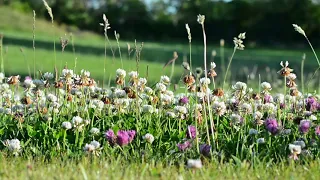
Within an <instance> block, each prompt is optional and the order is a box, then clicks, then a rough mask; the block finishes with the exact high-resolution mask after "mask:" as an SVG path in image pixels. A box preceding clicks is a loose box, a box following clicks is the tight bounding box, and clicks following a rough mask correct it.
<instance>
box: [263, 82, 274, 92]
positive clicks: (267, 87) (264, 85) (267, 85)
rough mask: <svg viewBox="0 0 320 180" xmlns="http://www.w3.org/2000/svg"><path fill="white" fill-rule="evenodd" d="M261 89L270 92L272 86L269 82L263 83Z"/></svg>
mask: <svg viewBox="0 0 320 180" xmlns="http://www.w3.org/2000/svg"><path fill="white" fill-rule="evenodd" d="M261 88H262V89H263V90H265V91H270V90H271V89H272V88H271V84H270V83H268V82H263V83H261Z"/></svg>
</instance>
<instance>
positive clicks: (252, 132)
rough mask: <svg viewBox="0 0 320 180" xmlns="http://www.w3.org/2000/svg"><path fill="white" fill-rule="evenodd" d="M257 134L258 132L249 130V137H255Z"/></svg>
mask: <svg viewBox="0 0 320 180" xmlns="http://www.w3.org/2000/svg"><path fill="white" fill-rule="evenodd" d="M257 134H258V130H256V129H249V135H257Z"/></svg>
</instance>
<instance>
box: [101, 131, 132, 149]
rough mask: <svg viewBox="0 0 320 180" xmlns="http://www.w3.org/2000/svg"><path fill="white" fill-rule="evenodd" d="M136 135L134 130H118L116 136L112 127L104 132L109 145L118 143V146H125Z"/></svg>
mask: <svg viewBox="0 0 320 180" xmlns="http://www.w3.org/2000/svg"><path fill="white" fill-rule="evenodd" d="M135 135H136V131H135V130H129V131H125V130H119V131H118V133H117V136H116V135H115V134H114V132H113V130H112V129H109V130H108V131H107V132H106V133H105V137H106V139H107V140H108V142H109V143H110V144H111V145H114V144H116V143H117V144H118V145H119V146H125V145H128V144H129V143H131V142H132V141H133V139H134V136H135Z"/></svg>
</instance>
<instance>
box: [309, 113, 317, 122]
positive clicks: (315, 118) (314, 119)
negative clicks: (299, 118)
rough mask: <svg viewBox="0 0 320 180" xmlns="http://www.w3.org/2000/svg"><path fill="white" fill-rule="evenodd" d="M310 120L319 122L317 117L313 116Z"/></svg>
mask: <svg viewBox="0 0 320 180" xmlns="http://www.w3.org/2000/svg"><path fill="white" fill-rule="evenodd" d="M309 119H310V120H311V121H316V120H317V116H315V115H313V114H311V116H310V117H309Z"/></svg>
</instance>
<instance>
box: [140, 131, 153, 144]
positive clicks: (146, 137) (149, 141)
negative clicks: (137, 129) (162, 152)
mask: <svg viewBox="0 0 320 180" xmlns="http://www.w3.org/2000/svg"><path fill="white" fill-rule="evenodd" d="M142 138H143V139H145V140H146V141H147V142H148V143H150V144H152V142H153V141H154V136H153V135H152V134H150V133H147V134H146V135H144V136H143V137H142Z"/></svg>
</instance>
